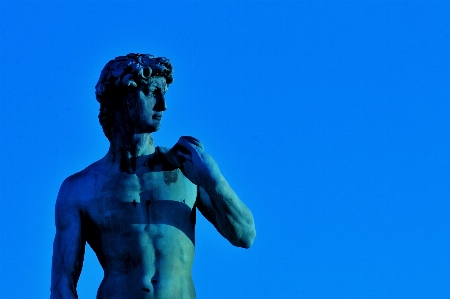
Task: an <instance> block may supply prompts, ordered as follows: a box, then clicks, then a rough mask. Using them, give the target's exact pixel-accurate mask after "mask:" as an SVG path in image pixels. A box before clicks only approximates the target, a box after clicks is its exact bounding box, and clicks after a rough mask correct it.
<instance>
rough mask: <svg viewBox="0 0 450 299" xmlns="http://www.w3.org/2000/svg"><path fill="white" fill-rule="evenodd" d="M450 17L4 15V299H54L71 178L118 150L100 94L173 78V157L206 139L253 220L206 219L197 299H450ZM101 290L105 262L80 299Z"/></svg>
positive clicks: (20, 7) (41, 9) (168, 9)
mask: <svg viewBox="0 0 450 299" xmlns="http://www.w3.org/2000/svg"><path fill="white" fill-rule="evenodd" d="M449 15H450V2H448V1H445V2H444V1H442V2H431V1H426V2H425V1H424V2H411V1H392V2H388V1H361V2H356V1H345V2H338V1H329V2H327V1H320V2H316V1H305V2H303V1H298V2H297V1H225V2H219V1H208V2H206V1H204V2H198V1H196V2H193V1H178V2H171V1H166V2H163V1H97V2H92V1H80V2H75V1H54V2H50V1H49V2H36V1H34V2H22V1H0V61H1V67H0V121H1V130H0V140H1V145H2V146H1V147H0V163H1V164H0V167H1V172H0V188H1V189H0V190H1V195H2V196H1V199H0V216H1V217H0V226H1V235H0V240H1V246H0V297H2V298H30V297H33V298H48V297H49V287H50V268H51V255H52V242H53V236H54V232H55V228H54V223H53V212H54V211H53V209H54V202H55V199H56V195H57V192H58V189H59V186H60V184H61V182H62V181H63V180H64V178H65V177H67V176H69V175H70V174H72V173H74V172H77V171H79V170H81V169H83V168H84V167H86V166H87V165H89V164H90V163H92V162H94V161H96V160H98V159H100V158H101V157H103V155H104V154H105V153H106V151H107V148H108V142H107V139H106V138H105V137H104V136H103V133H102V130H101V127H100V125H99V124H98V121H97V113H98V103H97V102H96V100H95V96H94V86H95V84H96V82H97V80H98V77H99V75H100V71H101V69H102V68H103V66H104V65H105V63H106V62H107V61H108V60H110V59H112V58H114V57H115V56H119V55H125V54H127V53H130V52H138V53H151V54H154V55H158V56H166V57H168V58H170V59H171V61H172V64H173V66H174V70H175V71H174V83H173V84H172V85H171V86H170V88H169V91H168V94H167V97H166V98H167V101H168V110H167V111H166V112H165V116H164V121H163V123H162V128H161V130H160V131H159V132H157V133H156V134H155V135H154V137H155V141H156V143H157V144H158V145H163V146H172V145H173V144H174V143H175V142H176V141H177V139H178V137H179V136H182V135H192V136H195V137H197V138H199V139H200V140H202V142H203V143H204V145H205V148H206V150H207V151H208V152H209V153H210V154H211V155H212V156H213V157H214V158H215V159H216V161H217V162H218V164H219V166H220V169H221V171H222V173H224V175H225V176H226V178H227V179H228V181H229V182H230V184H231V185H232V186H233V188H234V189H235V191H236V192H237V193H238V195H239V196H240V197H241V199H242V200H243V201H244V202H245V203H246V204H247V205H248V206H249V207H250V209H251V210H252V211H253V214H254V216H255V220H256V229H257V238H256V240H255V243H254V246H253V247H252V248H251V249H250V250H243V249H239V248H234V247H233V246H231V245H230V244H229V243H228V242H227V241H226V240H224V239H223V238H222V237H221V236H220V235H219V234H218V233H217V232H216V231H215V230H214V228H213V227H212V225H210V224H209V223H207V221H206V220H205V219H204V218H203V217H198V226H197V244H196V256H195V265H194V281H195V284H196V290H197V296H198V298H217V299H221V298H315V299H316V298H445V297H449V296H450V284H449V281H448V279H449V277H450V255H449V252H450V220H449V215H450V203H449V198H450V184H449V183H450V122H449V112H450V104H449V98H450V84H449V83H450V56H449V53H450V38H449V37H450V18H449ZM101 279H102V271H101V268H100V266H99V264H98V262H97V261H96V259H95V256H94V255H93V253H92V251H91V250H90V249H89V250H88V251H87V253H86V259H85V265H84V269H83V272H82V274H81V279H80V283H79V288H78V289H79V295H80V298H94V297H95V293H96V289H97V287H98V285H99V283H100V281H101Z"/></svg>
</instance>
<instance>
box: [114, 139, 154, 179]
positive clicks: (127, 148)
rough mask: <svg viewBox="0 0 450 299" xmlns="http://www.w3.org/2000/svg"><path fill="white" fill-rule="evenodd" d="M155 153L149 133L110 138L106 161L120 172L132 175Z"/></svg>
mask: <svg viewBox="0 0 450 299" xmlns="http://www.w3.org/2000/svg"><path fill="white" fill-rule="evenodd" d="M154 152H155V145H154V144H153V138H152V134H151V133H141V134H132V135H130V136H126V137H125V136H123V135H122V136H117V135H116V136H113V137H112V138H111V142H110V146H109V151H108V154H107V157H108V161H109V162H110V163H112V164H113V165H114V166H119V167H120V170H121V171H125V172H130V173H133V172H135V171H136V169H137V168H139V167H140V166H142V165H143V164H144V163H145V162H146V161H147V159H148V157H147V156H148V155H151V154H153V153H154Z"/></svg>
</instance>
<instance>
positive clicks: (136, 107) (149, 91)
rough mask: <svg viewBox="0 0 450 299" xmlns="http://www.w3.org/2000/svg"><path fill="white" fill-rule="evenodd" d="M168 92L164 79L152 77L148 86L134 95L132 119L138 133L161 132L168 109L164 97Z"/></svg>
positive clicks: (141, 88)
mask: <svg viewBox="0 0 450 299" xmlns="http://www.w3.org/2000/svg"><path fill="white" fill-rule="evenodd" d="M166 91H167V84H166V79H165V78H164V77H152V78H151V79H150V82H149V84H148V85H143V86H141V87H140V88H139V89H138V90H137V91H136V92H134V93H133V94H132V99H131V101H130V104H131V102H132V103H133V104H132V105H131V106H132V107H130V108H131V109H130V111H129V112H130V119H131V121H132V122H133V126H134V128H135V132H136V133H152V132H156V131H158V130H159V128H160V126H161V119H162V114H163V112H164V111H165V110H166V109H167V107H166V100H165V98H164V95H165V93H166Z"/></svg>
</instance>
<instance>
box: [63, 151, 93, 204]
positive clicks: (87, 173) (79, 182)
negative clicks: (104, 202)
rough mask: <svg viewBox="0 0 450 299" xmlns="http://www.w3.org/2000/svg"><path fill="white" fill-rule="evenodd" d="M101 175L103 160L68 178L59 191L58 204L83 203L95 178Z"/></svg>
mask: <svg viewBox="0 0 450 299" xmlns="http://www.w3.org/2000/svg"><path fill="white" fill-rule="evenodd" d="M100 173H101V160H100V161H97V162H94V163H92V164H91V165H89V166H88V167H86V168H85V169H83V170H81V171H79V172H76V173H74V174H72V175H70V176H69V177H67V178H66V179H65V180H64V181H63V182H62V184H61V187H60V189H59V193H58V198H57V203H58V202H64V203H68V202H70V203H72V204H75V203H81V201H83V198H84V197H85V196H84V194H86V191H87V189H90V188H92V185H93V183H95V181H96V180H95V178H96V177H98V176H99V175H100Z"/></svg>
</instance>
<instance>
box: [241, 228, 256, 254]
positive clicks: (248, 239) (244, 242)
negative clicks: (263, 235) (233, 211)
mask: <svg viewBox="0 0 450 299" xmlns="http://www.w3.org/2000/svg"><path fill="white" fill-rule="evenodd" d="M255 237H256V230H255V229H254V228H253V229H252V230H251V231H250V232H248V233H247V234H246V236H245V238H242V239H241V246H240V247H242V248H245V249H249V248H250V247H252V245H253V241H255Z"/></svg>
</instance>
